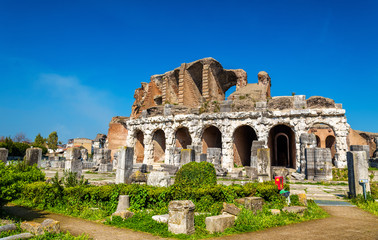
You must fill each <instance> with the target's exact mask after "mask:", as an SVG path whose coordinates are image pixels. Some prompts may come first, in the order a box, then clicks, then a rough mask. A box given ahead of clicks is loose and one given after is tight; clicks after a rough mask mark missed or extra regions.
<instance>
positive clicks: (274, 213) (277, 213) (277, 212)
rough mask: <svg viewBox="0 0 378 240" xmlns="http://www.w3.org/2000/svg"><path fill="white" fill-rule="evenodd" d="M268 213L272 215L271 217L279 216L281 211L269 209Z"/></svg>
mask: <svg viewBox="0 0 378 240" xmlns="http://www.w3.org/2000/svg"><path fill="white" fill-rule="evenodd" d="M269 211H270V212H271V213H272V215H279V214H281V210H279V209H269Z"/></svg>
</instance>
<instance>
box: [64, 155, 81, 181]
mask: <svg viewBox="0 0 378 240" xmlns="http://www.w3.org/2000/svg"><path fill="white" fill-rule="evenodd" d="M64 165H65V170H66V171H69V172H74V173H76V174H77V175H76V177H78V178H80V177H81V174H82V170H83V163H82V162H81V160H80V159H76V160H67V161H66V162H65V164H64Z"/></svg>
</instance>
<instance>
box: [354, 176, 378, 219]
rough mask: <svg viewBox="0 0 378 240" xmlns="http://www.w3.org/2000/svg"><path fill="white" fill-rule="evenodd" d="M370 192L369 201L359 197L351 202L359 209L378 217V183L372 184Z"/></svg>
mask: <svg viewBox="0 0 378 240" xmlns="http://www.w3.org/2000/svg"><path fill="white" fill-rule="evenodd" d="M370 190H371V192H370V194H368V196H367V200H365V199H364V197H363V196H361V195H359V196H357V197H356V198H353V199H351V202H352V203H354V204H356V205H357V207H359V208H361V209H364V210H365V211H368V212H371V213H372V214H374V215H376V216H378V202H376V201H375V200H376V199H378V182H371V183H370Z"/></svg>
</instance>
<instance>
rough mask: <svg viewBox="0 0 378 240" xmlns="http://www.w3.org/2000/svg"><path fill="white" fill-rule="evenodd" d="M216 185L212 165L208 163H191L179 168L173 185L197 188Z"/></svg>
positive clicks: (215, 176)
mask: <svg viewBox="0 0 378 240" xmlns="http://www.w3.org/2000/svg"><path fill="white" fill-rule="evenodd" d="M216 184H217V175H216V173H215V168H214V165H213V164H211V163H208V162H200V163H198V162H191V163H187V164H185V165H184V166H182V167H181V169H180V170H179V171H178V172H177V175H176V178H175V185H183V186H186V187H192V188H199V187H205V186H213V185H216Z"/></svg>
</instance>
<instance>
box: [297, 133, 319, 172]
mask: <svg viewBox="0 0 378 240" xmlns="http://www.w3.org/2000/svg"><path fill="white" fill-rule="evenodd" d="M300 143H301V144H300V164H301V166H300V167H301V169H300V170H301V173H302V174H306V167H307V162H306V153H305V151H306V148H314V147H316V146H317V143H316V136H315V134H312V133H302V134H301V136H300Z"/></svg>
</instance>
